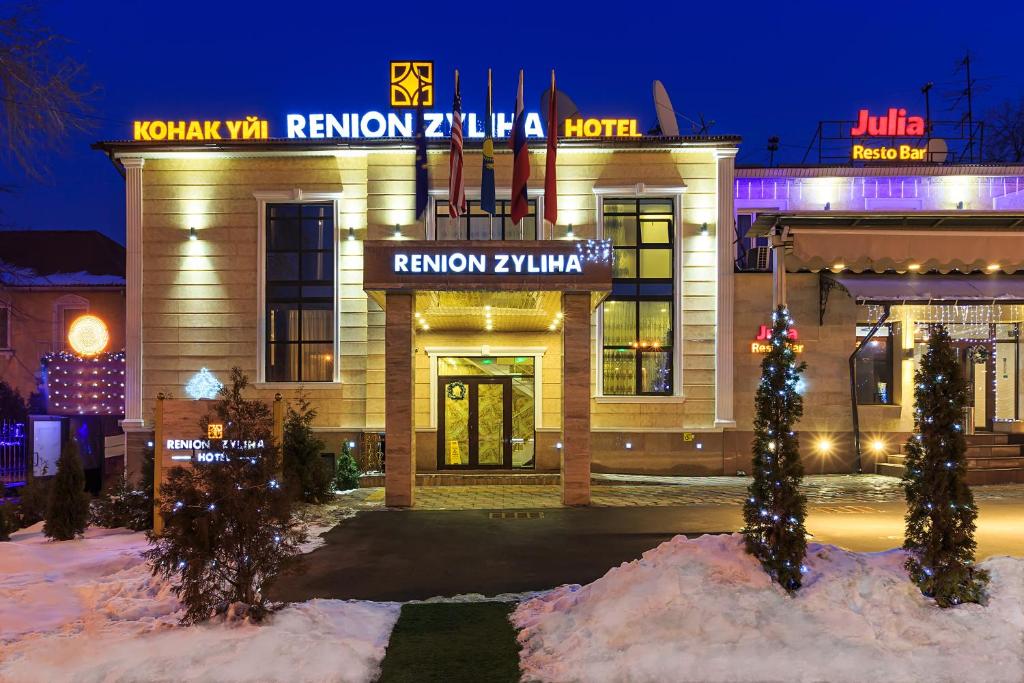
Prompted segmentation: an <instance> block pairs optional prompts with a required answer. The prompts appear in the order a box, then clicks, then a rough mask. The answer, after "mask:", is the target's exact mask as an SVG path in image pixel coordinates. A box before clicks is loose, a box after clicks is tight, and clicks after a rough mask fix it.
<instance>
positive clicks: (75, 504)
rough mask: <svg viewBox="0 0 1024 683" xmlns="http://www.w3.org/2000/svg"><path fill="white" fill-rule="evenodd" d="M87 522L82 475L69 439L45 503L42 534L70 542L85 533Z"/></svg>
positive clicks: (75, 446)
mask: <svg viewBox="0 0 1024 683" xmlns="http://www.w3.org/2000/svg"><path fill="white" fill-rule="evenodd" d="M88 523H89V494H88V493H86V492H85V472H84V471H83V470H82V459H81V458H80V457H79V455H78V442H77V441H75V440H74V439H73V438H71V439H68V441H67V443H65V444H64V447H63V448H62V449H61V451H60V458H58V459H57V474H56V476H55V477H54V478H53V485H52V486H51V487H50V493H49V498H48V499H47V503H46V521H45V522H44V523H43V533H44V534H46V536H47V537H49V538H52V539H53V540H55V541H70V540H71V539H73V538H74V537H75V536H78V535H79V534H83V533H85V526H86V525H87V524H88Z"/></svg>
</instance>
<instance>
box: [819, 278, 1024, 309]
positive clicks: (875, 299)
mask: <svg viewBox="0 0 1024 683" xmlns="http://www.w3.org/2000/svg"><path fill="white" fill-rule="evenodd" d="M821 277H822V281H823V285H824V286H826V287H828V286H829V285H830V284H832V285H839V286H840V287H842V289H843V290H845V291H846V292H847V293H848V294H849V295H850V297H851V298H853V299H854V300H855V301H856V302H857V303H858V304H938V303H941V304H953V305H956V304H961V303H970V304H985V303H1024V278H1020V277H1003V276H1000V275H984V274H980V273H977V274H973V275H964V274H950V275H935V274H924V275H914V274H910V275H897V274H891V273H890V274H870V273H864V274H848V273H842V274H832V273H823V274H822V276H821Z"/></svg>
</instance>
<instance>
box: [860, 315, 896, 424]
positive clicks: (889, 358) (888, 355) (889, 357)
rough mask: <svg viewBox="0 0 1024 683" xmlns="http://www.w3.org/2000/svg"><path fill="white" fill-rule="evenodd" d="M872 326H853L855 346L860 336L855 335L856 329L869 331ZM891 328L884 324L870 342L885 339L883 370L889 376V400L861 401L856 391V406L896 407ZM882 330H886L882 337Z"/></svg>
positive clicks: (889, 325) (891, 326) (890, 324)
mask: <svg viewBox="0 0 1024 683" xmlns="http://www.w3.org/2000/svg"><path fill="white" fill-rule="evenodd" d="M874 325H875V324H874V323H856V324H855V326H854V342H855V343H856V344H857V347H858V348H860V344H861V336H860V335H859V334H857V333H856V331H857V328H860V327H867V328H869V329H870V328H871V327H874ZM893 327H894V324H893V323H886V324H885V325H884V327H883V328H879V330H878V332H875V335H874V337H872V340H875V339H879V338H881V337H884V339H885V368H886V371H887V372H888V373H889V376H888V387H889V389H888V396H887V398H888V399H889V400H888V401H886V402H882V401H861V399H860V391H859V390H858V392H857V405H859V406H893V405H897V403H896V391H895V389H896V368H895V366H894V351H895V349H893V339H894V331H893ZM882 329H885V330H886V334H884V335H881V334H879V332H881V331H882ZM860 357H861V356H859V354H858V358H860ZM876 382H877V375H876ZM858 384H859V381H858Z"/></svg>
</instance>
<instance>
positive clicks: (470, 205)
mask: <svg viewBox="0 0 1024 683" xmlns="http://www.w3.org/2000/svg"><path fill="white" fill-rule="evenodd" d="M466 209H467V212H466V213H465V214H463V215H462V216H459V217H458V218H452V217H451V216H449V215H448V199H447V198H443V199H438V200H437V201H436V202H435V204H434V221H435V225H436V227H437V239H439V240H535V239H537V202H536V200H533V199H531V200H530V202H529V211H530V212H529V213H528V214H527V215H526V217H525V218H523V220H522V221H520V222H519V223H518V224H516V223H513V222H512V218H511V214H512V202H511V201H510V200H507V199H498V200H496V201H495V202H494V210H495V213H494V216H491V215H490V214H488V213H487V212H485V211H484V210H483V209H481V208H480V201H479V200H475V199H471V200H467V201H466Z"/></svg>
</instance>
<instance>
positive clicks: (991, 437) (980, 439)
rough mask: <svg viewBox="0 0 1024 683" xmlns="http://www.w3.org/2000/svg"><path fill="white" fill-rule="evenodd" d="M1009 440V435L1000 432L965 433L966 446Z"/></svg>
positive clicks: (1006, 441) (985, 444) (1004, 442)
mask: <svg viewBox="0 0 1024 683" xmlns="http://www.w3.org/2000/svg"><path fill="white" fill-rule="evenodd" d="M1009 442H1010V435H1009V434H1004V433H1002V432H975V433H974V434H968V435H967V445H968V446H992V445H1000V444H1006V443H1009Z"/></svg>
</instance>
